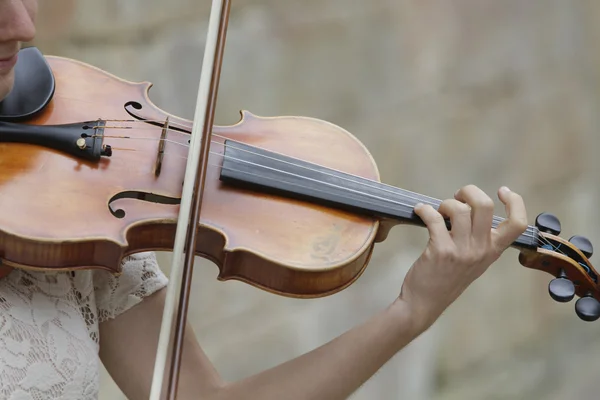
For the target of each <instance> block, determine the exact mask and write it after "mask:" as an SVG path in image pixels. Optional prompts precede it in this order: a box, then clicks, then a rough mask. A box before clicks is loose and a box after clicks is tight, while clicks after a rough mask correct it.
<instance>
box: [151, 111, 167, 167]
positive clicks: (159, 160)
mask: <svg viewBox="0 0 600 400" xmlns="http://www.w3.org/2000/svg"><path fill="white" fill-rule="evenodd" d="M168 131H169V117H167V119H166V120H165V123H164V125H163V129H162V133H161V134H160V140H159V142H158V152H157V153H156V163H155V165H154V176H159V175H160V170H161V168H162V161H163V157H164V155H165V143H166V142H167V141H166V138H167V132H168Z"/></svg>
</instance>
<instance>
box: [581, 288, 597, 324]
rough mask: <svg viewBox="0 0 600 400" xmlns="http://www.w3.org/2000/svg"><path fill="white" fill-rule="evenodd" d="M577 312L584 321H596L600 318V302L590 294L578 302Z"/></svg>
mask: <svg viewBox="0 0 600 400" xmlns="http://www.w3.org/2000/svg"><path fill="white" fill-rule="evenodd" d="M575 312H576V313H577V316H578V317H579V318H580V319H582V320H583V321H595V320H597V319H598V318H600V302H599V301H598V300H596V299H595V298H594V297H592V296H591V294H588V295H587V296H585V297H582V298H580V299H579V300H577V302H576V303H575Z"/></svg>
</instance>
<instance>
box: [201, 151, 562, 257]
mask: <svg viewBox="0 0 600 400" xmlns="http://www.w3.org/2000/svg"><path fill="white" fill-rule="evenodd" d="M227 158H228V159H236V158H234V157H231V156H227ZM236 160H238V161H242V162H247V161H246V160H240V159H236ZM249 163H251V164H255V163H252V162H249ZM208 165H209V166H211V167H215V168H217V169H219V168H220V169H227V170H229V171H234V172H241V173H244V174H247V175H252V176H256V177H259V178H264V176H262V175H259V174H255V173H251V172H248V171H242V170H239V169H235V168H229V167H224V166H222V165H218V164H213V163H210V162H209V163H208ZM255 165H258V166H260V167H264V168H270V167H266V166H264V165H261V164H255ZM276 171H279V170H276ZM279 172H284V173H288V172H286V171H279ZM289 174H291V175H296V176H298V177H301V178H303V179H306V177H304V176H301V175H297V174H293V173H289ZM280 182H281V181H280ZM319 182H320V181H319ZM286 183H288V184H291V185H293V186H298V187H303V185H301V184H298V183H293V182H286ZM320 183H327V182H320ZM331 185H332V186H337V185H334V184H331ZM338 187H340V188H341V189H343V190H351V189H348V188H346V187H343V186H338ZM311 189H313V190H316V191H318V192H322V193H327V192H326V191H325V190H321V189H318V188H311ZM357 193H359V194H363V195H370V194H368V193H362V192H357ZM370 196H371V197H376V198H378V199H380V200H384V201H387V202H391V203H394V204H397V205H399V206H405V207H408V208H409V209H412V208H413V206H412V205H410V204H407V203H402V202H398V201H394V200H390V199H386V198H382V197H378V196H375V195H370ZM531 231H532V230H531V229H526V230H525V232H524V233H523V234H521V235H520V236H525V237H529V238H533V239H534V241H536V242H537V244H538V245H544V244H549V245H551V243H550V242H549V241H548V240H547V239H546V238H544V237H542V236H539V235H535V234H528V233H527V232H531ZM557 251H558V252H560V253H562V254H564V255H566V254H565V253H564V252H562V250H560V249H558V248H557Z"/></svg>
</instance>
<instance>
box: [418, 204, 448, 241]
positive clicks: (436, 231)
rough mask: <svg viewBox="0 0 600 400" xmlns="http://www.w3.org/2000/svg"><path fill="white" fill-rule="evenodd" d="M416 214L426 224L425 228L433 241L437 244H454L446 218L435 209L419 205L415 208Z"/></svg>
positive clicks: (426, 205)
mask: <svg viewBox="0 0 600 400" xmlns="http://www.w3.org/2000/svg"><path fill="white" fill-rule="evenodd" d="M415 214H417V215H418V216H419V217H420V218H421V220H423V222H424V223H425V227H426V228H427V230H428V231H429V237H430V238H431V240H433V241H434V242H436V243H448V244H449V243H450V242H452V238H451V237H450V232H448V228H447V227H446V221H444V217H443V216H442V214H440V213H439V212H437V211H436V210H435V209H434V208H433V207H431V206H430V205H428V204H417V205H416V206H415Z"/></svg>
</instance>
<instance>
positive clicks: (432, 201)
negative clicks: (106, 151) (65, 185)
mask: <svg viewBox="0 0 600 400" xmlns="http://www.w3.org/2000/svg"><path fill="white" fill-rule="evenodd" d="M106 121H110V122H137V123H139V122H157V123H164V121H163V120H135V119H125V120H106ZM149 127H152V128H154V129H157V130H158V129H160V130H161V131H162V128H161V127H158V126H154V125H150V126H149ZM99 128H103V127H99ZM136 129H140V128H136ZM167 131H170V132H173V133H177V134H180V135H186V136H189V133H186V132H181V131H179V130H177V129H176V128H169V127H168V128H167ZM212 136H213V137H218V138H221V139H224V140H229V141H231V142H234V143H239V144H246V143H244V142H240V141H238V140H235V139H230V138H228V137H226V136H222V135H219V134H216V133H213V134H212ZM104 137H107V136H104ZM122 138H127V139H137V138H132V137H122ZM144 139H146V138H144ZM148 139H151V140H156V141H160V140H167V141H169V142H171V143H176V144H178V145H180V146H185V147H189V146H188V145H186V144H183V143H180V142H176V141H173V140H169V139H160V138H148ZM211 143H215V144H219V145H222V146H224V143H221V142H218V141H214V140H212V141H211ZM238 150H241V151H245V152H249V153H251V154H254V155H258V156H261V157H268V156H266V155H264V154H259V153H255V152H252V151H250V150H247V149H238ZM274 154H277V153H274ZM277 155H282V154H277ZM287 157H290V156H287ZM268 158H271V159H273V160H276V161H282V160H279V159H276V158H273V157H268ZM291 158H294V157H291ZM296 159H297V158H296ZM282 162H283V161H282ZM292 165H294V166H297V167H303V168H306V169H309V170H312V171H315V170H314V169H311V168H309V167H306V166H302V165H297V164H292ZM330 169H331V168H330ZM336 172H342V171H336ZM344 173H345V172H344ZM329 175H331V176H335V177H338V178H342V179H346V180H350V181H351V179H349V178H345V177H340V176H338V175H332V174H329ZM348 175H350V176H352V177H354V178H358V179H361V180H367V181H371V182H373V184H375V185H377V186H370V187H373V188H377V189H381V187H382V186H384V187H387V188H390V189H393V190H387V191H388V192H389V193H394V194H397V193H396V192H395V190H398V188H396V187H395V186H392V185H389V184H386V183H383V182H379V181H375V180H372V179H368V178H364V177H360V176H357V175H353V174H348ZM367 186H369V185H367ZM402 190H403V191H404V192H406V193H408V194H412V195H414V196H418V197H409V198H412V199H413V200H423V199H428V200H429V201H423V202H424V203H427V204H429V205H431V206H434V205H439V203H441V200H440V199H437V198H435V197H431V196H427V195H424V194H420V193H416V192H412V191H410V190H406V189H402ZM494 217H495V218H500V217H496V216H494ZM500 219H501V218H500ZM500 219H496V220H500Z"/></svg>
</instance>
